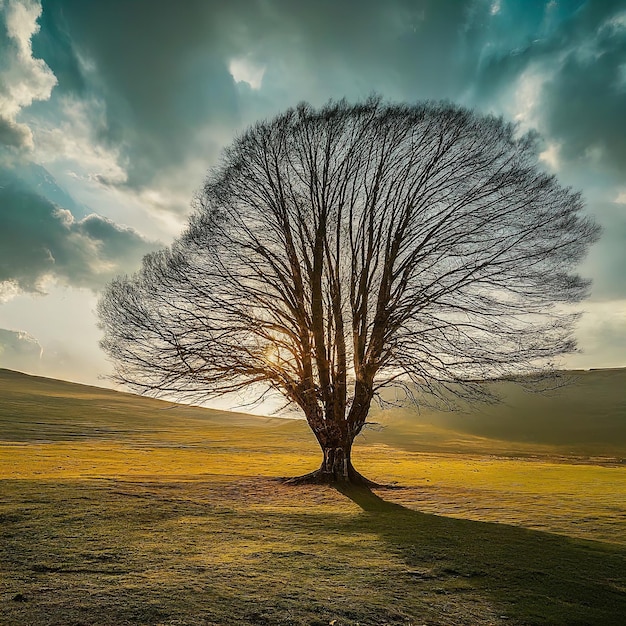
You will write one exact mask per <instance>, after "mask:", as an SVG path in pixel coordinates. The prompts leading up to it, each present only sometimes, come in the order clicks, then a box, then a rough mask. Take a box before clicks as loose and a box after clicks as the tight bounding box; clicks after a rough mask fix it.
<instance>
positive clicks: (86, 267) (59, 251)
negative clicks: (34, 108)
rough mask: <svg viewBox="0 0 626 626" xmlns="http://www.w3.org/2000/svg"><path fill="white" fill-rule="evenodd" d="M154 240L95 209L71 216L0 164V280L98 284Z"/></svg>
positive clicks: (31, 286) (31, 287)
mask: <svg viewBox="0 0 626 626" xmlns="http://www.w3.org/2000/svg"><path fill="white" fill-rule="evenodd" d="M155 247H156V244H155V243H153V242H149V241H147V240H145V239H144V238H143V237H141V236H140V235H139V234H138V233H137V232H136V231H134V230H132V229H130V228H125V227H122V226H119V225H117V224H114V223H113V222H111V221H110V220H107V219H106V218H103V217H101V216H98V215H93V214H92V215H88V216H87V217H85V218H83V219H80V220H77V219H75V218H74V216H73V215H72V213H71V212H70V211H68V210H67V209H63V208H60V207H59V206H58V205H56V204H54V203H53V202H51V201H50V200H48V199H46V198H45V197H43V196H41V195H39V194H38V193H36V192H35V191H33V189H31V188H30V187H28V186H27V185H26V184H24V183H23V181H21V180H19V179H18V178H16V177H15V176H14V175H13V173H12V172H11V170H7V169H3V170H0V283H3V282H5V283H6V282H8V283H11V284H13V285H14V286H15V287H16V288H17V289H18V290H22V291H30V292H37V291H39V290H40V288H41V282H42V280H43V279H45V278H46V277H48V276H52V277H54V278H56V279H58V280H60V281H61V282H64V283H66V284H68V285H71V286H75V287H88V288H91V289H98V288H100V287H101V286H102V285H103V284H104V283H105V282H106V281H108V280H110V279H111V278H112V277H113V276H114V275H116V274H117V273H119V272H120V271H127V270H128V268H133V267H134V266H137V265H138V264H139V260H140V259H141V257H142V256H143V255H144V254H146V253H147V252H149V251H151V250H153V249H154V248H155Z"/></svg>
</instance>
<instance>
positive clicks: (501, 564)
mask: <svg viewBox="0 0 626 626" xmlns="http://www.w3.org/2000/svg"><path fill="white" fill-rule="evenodd" d="M338 491H340V492H341V493H342V494H343V495H345V496H346V497H348V498H349V499H350V500H352V501H353V502H355V503H356V504H357V505H358V506H359V507H361V509H363V511H364V513H365V515H363V516H358V517H357V521H355V526H356V528H354V529H353V530H354V532H359V530H363V529H364V528H367V529H369V530H370V531H375V532H376V533H377V534H378V535H379V537H380V538H381V539H383V540H384V541H385V542H386V543H387V544H388V546H389V547H390V548H391V549H393V550H394V551H396V552H397V553H399V554H400V556H401V557H402V558H403V559H404V561H405V562H406V564H407V566H408V567H409V568H410V569H409V570H408V572H407V573H408V574H409V575H411V576H412V577H413V578H414V580H415V588H416V591H418V590H419V588H420V585H423V583H424V582H427V583H428V585H425V586H427V587H429V588H430V589H434V590H435V592H436V593H441V594H449V595H450V596H453V595H454V594H462V593H463V592H464V591H468V590H471V589H473V590H476V591H479V592H480V593H481V594H484V596H485V597H487V598H488V599H489V600H490V604H491V605H492V606H493V607H494V608H495V610H496V611H497V617H498V618H506V619H511V620H512V621H514V622H515V621H520V622H522V623H524V624H563V625H575V624H581V625H582V624H598V625H603V626H609V625H616V626H617V625H622V624H624V623H626V622H625V621H624V620H625V619H626V618H625V616H626V550H625V549H624V548H623V547H621V546H617V545H614V544H605V543H600V542H593V541H583V540H576V539H571V538H568V537H564V536H560V535H555V534H550V533H545V532H540V531H533V530H528V529H524V528H519V527H514V526H507V525H504V524H495V523H488V522H476V521H469V520H461V519H453V518H447V517H439V516H436V515H431V514H426V513H421V512H419V511H415V510H411V509H407V508H406V507H403V506H401V505H399V504H395V503H393V502H388V501H386V500H384V499H383V498H381V497H380V496H379V495H377V494H376V493H374V492H373V491H371V490H369V489H367V488H365V487H358V488H355V487H338ZM423 586H424V585H423Z"/></svg>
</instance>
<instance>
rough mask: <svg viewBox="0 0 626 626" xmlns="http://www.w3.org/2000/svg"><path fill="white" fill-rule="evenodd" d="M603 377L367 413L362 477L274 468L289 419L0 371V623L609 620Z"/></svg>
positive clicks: (619, 565) (619, 534)
mask: <svg viewBox="0 0 626 626" xmlns="http://www.w3.org/2000/svg"><path fill="white" fill-rule="evenodd" d="M624 382H625V371H624V370H618V371H613V372H609V371H601V372H588V373H587V372H585V373H581V374H580V376H579V382H578V383H576V385H574V386H572V387H568V388H567V389H565V390H564V391H562V392H561V394H560V395H555V396H551V397H547V398H545V397H538V396H527V395H519V396H518V395H516V394H517V391H516V390H513V389H509V388H508V387H506V388H504V389H503V390H502V391H503V392H505V393H504V395H505V404H504V405H502V406H500V407H484V408H483V409H482V411H481V412H474V413H468V414H467V415H460V414H452V415H446V414H440V413H435V412H426V411H424V412H422V413H421V414H420V415H419V416H417V417H418V419H415V418H416V416H415V415H413V414H412V413H411V411H410V410H408V409H402V410H399V409H396V410H393V411H377V412H374V415H373V420H374V421H378V422H381V423H382V424H383V425H384V428H382V429H376V428H370V429H367V430H366V431H365V433H364V435H363V436H361V437H359V439H358V441H357V444H356V449H355V464H356V466H357V468H358V469H359V470H360V471H362V472H363V473H364V474H365V475H366V476H368V477H370V478H372V479H374V480H377V481H379V482H383V483H397V484H398V485H400V486H401V488H394V489H390V488H387V489H378V490H375V493H371V492H366V491H337V490H334V489H328V488H324V487H316V486H307V487H290V486H287V485H285V484H282V483H281V482H279V481H277V480H276V477H279V476H293V475H298V474H301V473H304V472H307V471H310V470H312V469H314V468H315V467H317V466H318V465H319V461H320V459H319V450H318V449H317V445H316V443H315V441H314V439H313V437H312V435H311V434H310V433H309V431H308V428H307V426H306V424H305V423H303V422H302V421H298V420H281V419H278V418H264V417H255V416H249V415H245V414H233V413H228V412H225V411H212V410H207V409H201V408H197V407H184V406H179V405H175V404H170V403H166V402H161V401H157V400H151V399H146V398H141V397H137V396H134V395H131V394H124V393H119V392H115V391H111V390H106V389H100V388H95V387H86V386H82V385H76V384H72V383H66V382H63V381H55V380H51V379H45V378H38V377H32V376H26V375H24V374H19V373H16V372H11V371H7V370H0V623H1V624H3V625H4V624H6V625H15V626H17V625H20V626H21V625H22V624H34V625H35V624H36V625H44V626H45V625H52V624H59V625H60V624H64V625H65V624H67V625H75V626H78V624H89V625H91V624H94V625H113V624H116V625H117V624H154V625H158V624H161V625H172V626H173V625H174V624H177V625H181V624H182V625H192V624H194V625H195V624H204V625H207V624H215V625H222V624H226V625H230V624H237V625H248V624H298V625H305V624H309V625H310V624H317V625H318V626H321V625H326V624H333V625H334V626H347V625H356V624H360V625H361V626H363V625H366V624H371V625H380V624H393V625H398V626H399V625H403V626H407V625H408V624H428V625H429V626H432V625H435V624H447V625H461V624H464V625H468V626H469V625H474V624H555V625H556V624H561V625H570V624H598V625H600V624H601V625H611V624H615V625H617V624H622V623H623V616H624V614H626V465H625V464H623V463H622V462H621V458H622V457H621V456H619V455H623V454H624V446H623V442H624V424H623V422H624V415H625V413H624V411H623V407H624V395H623V390H624V389H625V388H626V386H625V385H624ZM593 424H595V425H596V426H597V428H594V427H593ZM607 433H608V434H607Z"/></svg>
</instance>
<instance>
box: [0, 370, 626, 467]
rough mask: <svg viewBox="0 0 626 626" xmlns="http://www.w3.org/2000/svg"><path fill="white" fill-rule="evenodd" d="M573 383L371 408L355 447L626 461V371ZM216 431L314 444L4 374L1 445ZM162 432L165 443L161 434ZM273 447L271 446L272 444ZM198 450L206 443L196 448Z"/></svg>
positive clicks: (299, 431) (257, 423) (250, 418)
mask: <svg viewBox="0 0 626 626" xmlns="http://www.w3.org/2000/svg"><path fill="white" fill-rule="evenodd" d="M569 374H570V377H571V379H572V382H571V384H570V385H568V386H567V387H565V388H562V389H560V390H558V391H554V392H550V393H548V394H532V393H527V392H525V391H524V390H522V389H521V388H519V387H518V386H516V385H513V384H511V383H492V384H494V385H495V387H496V391H497V392H498V393H499V394H500V395H501V396H502V399H503V402H502V403H501V404H497V405H482V406H474V407H472V408H471V410H470V411H467V412H458V413H457V412H454V413H443V412H437V411H432V410H428V409H422V410H421V411H419V412H418V411H417V409H415V408H414V407H404V408H393V409H386V410H381V409H379V408H377V407H374V408H373V409H372V411H371V415H370V421H371V422H374V423H377V424H378V426H376V425H372V426H370V427H367V428H366V429H364V431H363V434H362V435H361V436H360V437H359V438H358V439H357V441H356V442H355V443H356V445H357V446H363V445H365V446H367V445H379V444H386V445H390V446H393V447H396V448H400V449H406V450H412V451H439V452H454V453H457V452H464V453H480V454H484V453H489V454H507V455H511V454H513V455H517V454H524V455H532V454H558V455H580V456H612V457H621V458H624V457H626V369H615V370H595V371H589V372H570V373H569ZM206 428H210V429H211V430H212V432H217V431H219V432H220V433H221V435H220V436H221V437H222V438H223V440H224V441H228V440H229V439H230V438H236V439H240V438H244V439H245V438H246V437H248V438H249V437H252V436H254V435H253V434H252V433H250V432H248V431H247V430H246V429H253V430H256V432H257V433H258V435H259V436H260V435H261V432H260V431H259V429H261V430H263V431H265V432H267V431H268V429H269V430H271V431H272V438H273V439H272V441H275V440H276V439H275V436H276V435H280V436H281V438H282V437H284V438H286V439H288V440H289V442H291V444H287V443H286V445H292V447H294V449H295V448H298V447H299V446H303V445H304V446H307V447H310V446H312V447H313V449H315V447H316V446H315V442H314V439H313V436H312V434H311V433H310V432H309V430H308V428H307V426H306V424H305V423H303V422H302V421H300V420H285V419H281V418H277V417H258V416H254V415H247V414H244V413H231V412H228V411H216V410H211V409H203V408H200V407H190V406H185V405H179V404H173V403H169V402H164V401H160V400H154V399H151V398H144V397H141V396H137V395H134V394H129V393H123V392H119V391H113V390H110V389H104V388H100V387H90V386H85V385H79V384H76V383H70V382H65V381H60V380H54V379H50V378H41V377H37V376H29V375H26V374H22V373H19V372H14V371H11V370H5V369H0V440H4V441H16V442H19V441H33V440H44V441H45V440H48V441H59V440H68V439H69V440H75V439H87V438H115V439H119V438H124V437H126V436H131V435H132V437H133V438H137V437H149V438H151V439H155V438H156V439H158V438H159V437H161V438H163V440H166V439H167V438H168V437H170V436H171V433H173V432H182V431H185V433H187V435H186V436H187V437H189V436H193V433H194V430H198V431H201V430H202V431H206ZM160 433H161V435H160ZM268 441H269V440H268ZM199 443H200V442H199Z"/></svg>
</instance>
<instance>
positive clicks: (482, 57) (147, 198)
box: [0, 0, 626, 385]
mask: <svg viewBox="0 0 626 626" xmlns="http://www.w3.org/2000/svg"><path fill="white" fill-rule="evenodd" d="M372 93H377V94H380V95H381V96H382V97H383V98H385V99H387V100H390V101H406V102H415V101H418V100H426V99H433V100H440V99H445V100H449V101H452V102H455V103H458V104H461V105H463V106H467V107H471V108H474V109H476V110H477V111H479V112H484V113H494V114H496V115H502V116H504V117H506V118H507V119H511V120H515V121H516V122H517V123H518V124H519V128H520V132H523V131H526V130H529V129H536V130H537V131H538V132H539V133H540V135H541V137H542V144H541V145H542V148H541V150H542V152H541V155H540V158H541V161H542V166H543V167H544V168H545V169H546V170H547V171H549V172H552V173H554V174H556V176H557V177H558V179H559V180H560V181H561V182H562V183H563V184H564V185H566V186H572V187H574V188H576V189H579V190H581V191H582V192H583V195H584V198H585V201H586V206H587V208H586V210H587V211H588V213H589V214H591V215H593V216H594V217H595V219H596V220H597V221H598V222H599V223H600V224H601V226H602V227H603V234H602V238H601V240H600V241H599V242H598V243H597V244H595V246H594V247H593V249H592V251H591V252H590V254H589V256H588V258H587V259H586V261H585V262H584V264H583V265H582V266H581V268H580V269H581V273H582V274H583V275H584V276H586V277H588V278H591V279H593V287H592V291H591V296H590V298H589V299H588V300H587V301H585V302H584V303H583V305H582V306H581V309H580V310H581V311H582V312H583V316H582V318H581V320H580V323H579V326H578V331H577V337H578V342H579V346H580V349H581V350H580V352H579V353H576V354H573V355H569V356H567V357H565V358H564V359H563V362H562V363H561V365H562V366H563V367H568V368H592V367H619V366H626V0H385V1H384V2H383V1H381V0H310V1H307V2H305V1H300V0H230V1H229V2H222V1H221V0H185V2H175V1H174V0H42V1H41V2H40V1H38V0H0V367H6V368H10V369H17V370H21V371H25V372H28V373H34V374H40V375H44V376H51V377H55V378H63V379H68V380H74V381H77V382H83V383H89V384H97V385H106V384H108V383H107V382H106V380H105V379H103V378H102V377H103V376H106V374H107V373H109V372H110V369H111V368H110V365H109V364H108V363H107V361H106V359H105V356H104V354H103V353H102V352H101V351H100V349H99V347H98V340H99V338H100V331H99V330H98V327H97V319H96V316H95V307H96V302H97V299H98V293H99V291H100V290H101V289H102V287H103V286H104V285H105V284H106V283H107V281H109V280H110V279H111V278H113V277H114V276H116V275H118V274H127V273H128V274H130V273H132V272H134V271H136V270H137V269H138V268H139V266H140V263H141V258H142V256H143V255H144V254H146V253H147V252H149V251H151V250H155V249H158V248H160V247H163V246H164V245H167V244H169V243H171V242H172V241H173V240H174V238H175V237H176V236H177V235H178V234H179V233H180V231H181V230H182V229H183V228H184V226H185V223H186V217H187V215H188V214H189V212H190V210H191V209H190V204H191V201H192V198H193V195H194V192H195V191H196V190H197V189H199V188H200V187H201V186H202V183H203V181H204V178H205V176H206V174H207V171H208V170H209V169H210V168H211V167H212V166H213V165H215V164H216V163H217V161H218V159H219V155H220V151H221V150H222V149H223V148H224V147H226V146H227V145H228V144H229V143H230V142H231V141H232V139H233V138H234V137H235V136H236V135H237V134H238V133H240V132H242V131H243V130H244V129H245V128H246V127H247V126H249V125H250V124H252V123H253V122H255V121H256V120H258V119H266V118H271V117H272V116H274V115H275V114H277V113H279V112H281V111H283V110H284V109H286V108H288V107H290V106H293V105H295V104H297V103H298V102H301V101H303V100H304V101H308V102H310V103H311V104H313V105H321V104H323V103H325V102H326V101H328V99H330V98H334V99H338V98H343V97H345V98H347V99H348V100H350V101H355V100H358V99H363V98H365V97H367V96H368V95H371V94H372Z"/></svg>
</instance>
